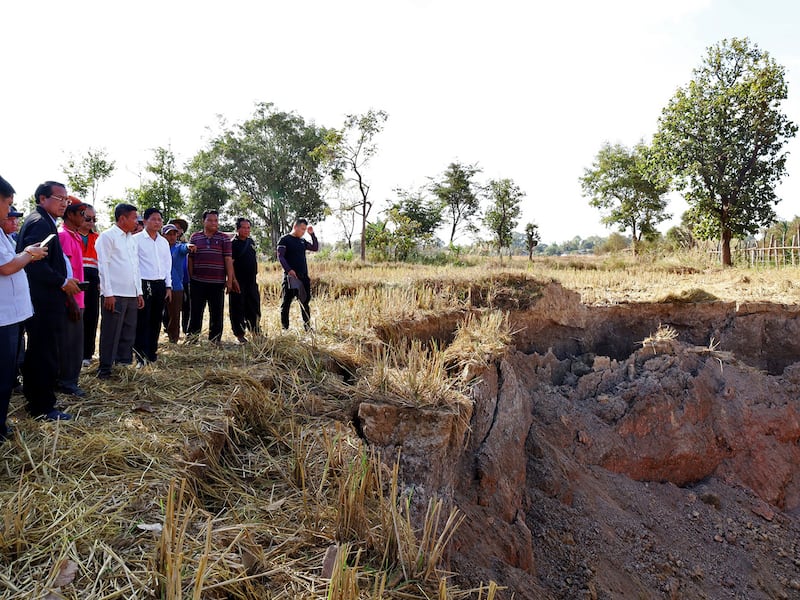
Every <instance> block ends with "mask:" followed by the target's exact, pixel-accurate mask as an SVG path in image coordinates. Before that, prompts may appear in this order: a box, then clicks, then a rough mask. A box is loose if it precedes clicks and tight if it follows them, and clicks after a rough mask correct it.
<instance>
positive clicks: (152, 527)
mask: <svg viewBox="0 0 800 600" xmlns="http://www.w3.org/2000/svg"><path fill="white" fill-rule="evenodd" d="M136 527H138V528H139V529H142V530H143V531H153V532H155V533H161V530H162V529H164V526H163V525H162V524H161V523H139V524H138V525H137V526H136Z"/></svg>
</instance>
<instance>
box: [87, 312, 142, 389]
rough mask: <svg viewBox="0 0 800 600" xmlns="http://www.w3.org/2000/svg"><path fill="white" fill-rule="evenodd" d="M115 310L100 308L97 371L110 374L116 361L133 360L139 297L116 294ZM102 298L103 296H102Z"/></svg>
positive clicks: (127, 361)
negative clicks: (98, 362)
mask: <svg viewBox="0 0 800 600" xmlns="http://www.w3.org/2000/svg"><path fill="white" fill-rule="evenodd" d="M115 298H116V303H115V305H114V310H113V311H111V310H106V308H105V307H104V308H102V309H101V310H100V316H101V317H102V318H101V320H100V364H99V366H98V368H97V372H98V373H101V374H104V375H108V374H110V373H111V367H112V365H113V364H114V362H121V363H126V364H130V363H131V362H133V342H134V340H135V339H136V317H137V313H138V312H139V310H138V307H137V303H138V299H137V298H125V297H122V296H115ZM101 300H102V298H101Z"/></svg>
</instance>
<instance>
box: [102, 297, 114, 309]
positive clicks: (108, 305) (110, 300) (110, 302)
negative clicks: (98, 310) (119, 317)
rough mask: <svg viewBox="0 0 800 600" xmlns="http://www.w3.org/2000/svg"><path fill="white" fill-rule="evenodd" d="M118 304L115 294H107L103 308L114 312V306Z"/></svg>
mask: <svg viewBox="0 0 800 600" xmlns="http://www.w3.org/2000/svg"><path fill="white" fill-rule="evenodd" d="M116 305H117V299H116V298H114V296H106V297H105V298H103V308H105V309H106V310H107V311H108V312H114V307H115V306H116Z"/></svg>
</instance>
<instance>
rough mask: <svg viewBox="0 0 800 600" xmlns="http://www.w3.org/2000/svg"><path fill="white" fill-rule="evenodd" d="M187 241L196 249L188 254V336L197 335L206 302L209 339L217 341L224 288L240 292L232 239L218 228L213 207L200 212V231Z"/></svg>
mask: <svg viewBox="0 0 800 600" xmlns="http://www.w3.org/2000/svg"><path fill="white" fill-rule="evenodd" d="M189 241H190V243H192V244H194V245H195V248H196V249H195V251H194V252H193V253H192V254H190V255H189V278H190V280H191V288H192V294H191V298H190V301H191V318H190V321H189V331H188V335H187V339H188V340H193V341H196V340H197V338H198V337H199V336H200V330H201V329H202V327H203V313H204V312H205V309H206V304H208V339H209V340H211V341H212V342H214V343H220V341H221V338H222V327H223V320H222V313H223V309H224V308H225V291H226V290H227V291H228V292H236V293H239V291H240V290H239V284H238V282H237V281H236V276H235V275H234V273H233V256H232V254H231V239H230V238H229V237H228V236H227V235H225V234H222V233H220V232H219V214H218V213H217V211H216V210H207V211H205V212H204V213H203V231H198V232H197V233H194V234H192V237H191V238H190V240H189Z"/></svg>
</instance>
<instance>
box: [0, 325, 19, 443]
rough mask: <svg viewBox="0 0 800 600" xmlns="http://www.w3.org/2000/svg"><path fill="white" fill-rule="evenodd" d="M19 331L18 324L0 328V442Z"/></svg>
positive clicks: (8, 399)
mask: <svg viewBox="0 0 800 600" xmlns="http://www.w3.org/2000/svg"><path fill="white" fill-rule="evenodd" d="M19 330H20V324H19V323H14V324H12V325H3V326H2V327H0V365H3V368H2V369H0V440H1V439H2V438H3V437H5V435H6V434H7V433H8V430H7V429H6V417H7V416H8V403H9V401H10V400H11V390H13V389H14V385H15V384H16V379H17V371H16V369H12V368H11V365H13V364H14V363H15V362H16V360H17V352H18V351H19Z"/></svg>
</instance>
